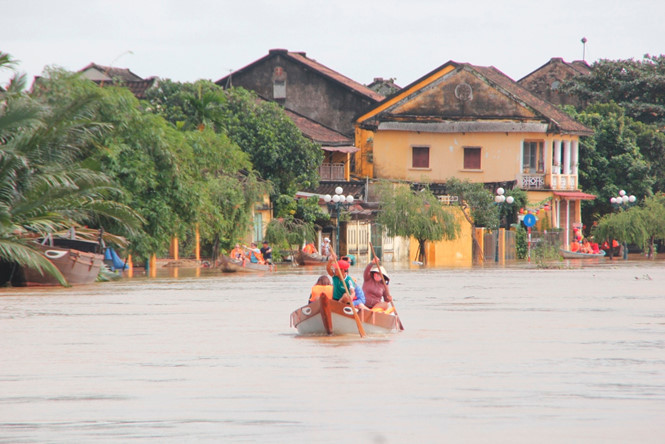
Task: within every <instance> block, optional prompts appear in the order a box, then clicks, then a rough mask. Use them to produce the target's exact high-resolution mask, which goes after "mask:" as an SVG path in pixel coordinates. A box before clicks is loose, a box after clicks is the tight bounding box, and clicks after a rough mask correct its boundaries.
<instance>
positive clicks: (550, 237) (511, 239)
mask: <svg viewBox="0 0 665 444" xmlns="http://www.w3.org/2000/svg"><path fill="white" fill-rule="evenodd" d="M500 235H501V232H500V231H496V230H495V231H493V232H489V233H488V232H486V233H485V234H484V235H483V259H484V261H485V262H494V261H496V260H499V261H503V260H509V261H510V260H515V259H517V233H516V232H515V231H512V230H511V231H508V230H506V231H505V247H502V245H500V244H501V242H498V240H499V241H500V238H499V239H498V240H497V236H500ZM564 236H565V233H564V232H563V231H547V232H541V231H531V248H534V247H535V246H536V245H537V244H538V243H540V242H547V243H549V244H550V245H553V246H555V247H556V248H559V247H561V246H563V245H564V244H565V242H564V241H565V238H564ZM527 240H528V239H527ZM497 247H498V248H499V251H498V254H497ZM502 255H503V257H501V256H502Z"/></svg>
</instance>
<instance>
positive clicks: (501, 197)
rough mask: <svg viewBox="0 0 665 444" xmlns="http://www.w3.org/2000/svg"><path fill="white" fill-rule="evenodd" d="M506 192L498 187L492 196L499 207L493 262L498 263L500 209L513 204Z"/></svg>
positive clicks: (511, 197) (511, 198)
mask: <svg viewBox="0 0 665 444" xmlns="http://www.w3.org/2000/svg"><path fill="white" fill-rule="evenodd" d="M505 193H506V190H504V189H503V188H501V187H499V188H497V189H496V194H495V195H494V202H495V203H496V204H497V205H498V206H499V219H498V220H497V223H496V245H495V247H496V248H495V249H494V261H495V262H499V227H500V226H501V209H502V208H503V206H504V205H505V204H508V205H510V204H512V203H513V202H515V198H513V196H506V195H505Z"/></svg>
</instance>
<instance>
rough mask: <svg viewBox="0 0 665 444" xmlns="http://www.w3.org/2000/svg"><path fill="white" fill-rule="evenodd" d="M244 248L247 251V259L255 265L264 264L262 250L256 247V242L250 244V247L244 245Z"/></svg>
mask: <svg viewBox="0 0 665 444" xmlns="http://www.w3.org/2000/svg"><path fill="white" fill-rule="evenodd" d="M243 247H244V248H245V249H246V250H247V257H248V258H249V261H250V262H251V263H253V264H263V263H264V260H263V255H262V254H261V250H259V249H258V248H257V247H256V242H252V243H250V244H249V247H247V246H246V245H243Z"/></svg>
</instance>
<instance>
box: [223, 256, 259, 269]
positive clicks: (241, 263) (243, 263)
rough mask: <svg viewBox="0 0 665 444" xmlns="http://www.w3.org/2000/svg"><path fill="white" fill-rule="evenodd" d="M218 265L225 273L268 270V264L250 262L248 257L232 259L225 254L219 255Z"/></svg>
mask: <svg viewBox="0 0 665 444" xmlns="http://www.w3.org/2000/svg"><path fill="white" fill-rule="evenodd" d="M219 267H220V268H221V270H222V271H223V272H225V273H237V272H240V273H244V272H247V273H260V272H263V271H270V264H259V263H255V262H251V261H250V260H249V259H245V260H242V259H233V258H231V257H229V256H226V255H222V256H220V258H219Z"/></svg>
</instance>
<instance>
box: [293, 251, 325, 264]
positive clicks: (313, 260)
mask: <svg viewBox="0 0 665 444" xmlns="http://www.w3.org/2000/svg"><path fill="white" fill-rule="evenodd" d="M295 258H296V263H297V264H298V265H325V264H326V262H327V261H328V258H327V257H325V256H321V255H320V254H319V253H305V252H304V251H299V252H297V253H296V256H295Z"/></svg>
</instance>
